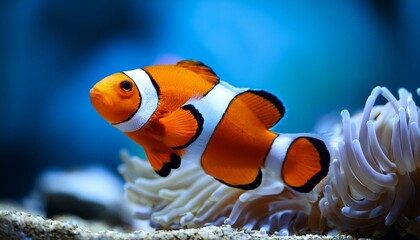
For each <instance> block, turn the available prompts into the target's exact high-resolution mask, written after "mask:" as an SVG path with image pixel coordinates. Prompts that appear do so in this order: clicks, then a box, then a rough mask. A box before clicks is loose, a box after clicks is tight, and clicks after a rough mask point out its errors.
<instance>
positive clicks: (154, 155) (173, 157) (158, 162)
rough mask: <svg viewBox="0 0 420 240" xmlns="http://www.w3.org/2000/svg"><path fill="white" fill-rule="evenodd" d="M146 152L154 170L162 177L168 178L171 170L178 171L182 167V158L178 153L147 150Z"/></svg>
mask: <svg viewBox="0 0 420 240" xmlns="http://www.w3.org/2000/svg"><path fill="white" fill-rule="evenodd" d="M145 152H146V156H147V158H148V159H149V162H150V165H151V166H152V167H153V170H155V172H156V173H157V174H158V175H159V176H161V177H166V176H168V175H169V174H170V173H171V169H177V168H179V166H180V165H181V158H180V157H179V156H178V155H177V154H176V153H171V152H169V153H167V152H159V151H156V150H145Z"/></svg>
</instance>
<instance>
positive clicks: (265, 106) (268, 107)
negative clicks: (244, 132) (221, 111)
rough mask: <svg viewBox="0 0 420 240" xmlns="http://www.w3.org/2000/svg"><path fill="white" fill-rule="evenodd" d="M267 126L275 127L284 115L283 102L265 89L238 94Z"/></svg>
mask: <svg viewBox="0 0 420 240" xmlns="http://www.w3.org/2000/svg"><path fill="white" fill-rule="evenodd" d="M238 97H239V98H240V99H241V100H242V101H243V102H244V103H246V105H247V106H248V108H249V109H251V111H252V112H254V113H255V115H256V116H257V117H258V118H259V119H260V121H261V122H262V123H263V124H264V125H265V126H266V127H267V128H271V127H273V126H274V125H275V124H276V123H277V122H278V121H280V119H281V118H282V117H283V116H284V113H285V109H284V106H283V103H282V102H281V101H280V100H279V99H278V98H277V97H276V96H274V95H273V94H271V93H269V92H266V91H263V90H248V91H245V92H243V93H242V94H240V95H239V96H238Z"/></svg>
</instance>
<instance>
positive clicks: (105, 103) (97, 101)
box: [89, 87, 112, 117]
mask: <svg viewBox="0 0 420 240" xmlns="http://www.w3.org/2000/svg"><path fill="white" fill-rule="evenodd" d="M89 94H90V101H91V103H92V105H93V107H94V108H95V109H96V111H98V113H99V115H101V116H102V117H105V116H106V115H107V114H106V113H107V112H108V111H109V109H110V107H111V106H112V103H111V102H110V101H109V100H108V99H107V98H106V97H105V96H104V95H103V94H102V92H101V91H100V90H98V89H97V88H95V87H93V88H91V89H90V92H89Z"/></svg>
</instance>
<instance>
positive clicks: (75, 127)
mask: <svg viewBox="0 0 420 240" xmlns="http://www.w3.org/2000/svg"><path fill="white" fill-rule="evenodd" d="M0 29H1V34H0V52H1V58H0V77H1V82H0V99H1V101H0V112H1V118H0V131H1V135H0V138H1V139H0V148H1V153H0V154H1V155H0V199H1V198H18V197H22V196H24V195H26V194H27V192H28V190H29V189H30V188H32V187H33V184H34V181H35V179H36V177H37V176H38V175H39V174H40V173H41V172H42V171H43V169H45V168H46V167H51V166H56V167H61V168H77V167H81V166H86V165H90V164H103V165H105V166H106V167H108V168H110V169H112V170H113V171H114V172H116V170H115V169H116V166H117V165H118V164H119V163H120V161H119V158H118V152H119V150H120V149H121V148H128V149H130V150H132V151H135V152H137V153H139V154H141V150H140V148H139V147H138V146H136V145H135V144H133V143H132V142H131V141H130V140H129V139H128V138H126V137H125V136H124V135H123V134H122V133H120V132H119V131H118V130H116V129H114V128H113V127H111V126H110V125H109V124H108V123H107V122H105V121H104V120H103V119H101V117H100V116H99V115H98V114H97V113H96V112H95V110H94V109H93V108H92V106H91V104H90V100H89V89H90V88H91V87H92V86H93V85H94V84H95V83H96V82H97V81H99V80H100V79H101V78H103V77H105V76H107V75H109V74H111V73H114V72H117V71H122V70H130V69H134V68H137V67H142V66H147V65H152V64H156V63H173V62H175V61H177V60H179V59H197V60H201V61H203V62H204V63H206V64H207V65H209V66H211V67H212V68H213V69H214V71H215V72H216V73H217V74H218V75H219V76H220V77H221V78H222V79H223V80H226V81H228V82H229V83H231V84H233V85H235V86H239V87H251V88H260V89H267V90H269V91H271V92H273V93H275V94H277V95H278V96H279V97H280V98H281V99H282V100H283V102H284V103H285V105H286V107H287V115H286V118H284V119H283V120H282V121H281V123H280V124H279V125H278V126H276V127H275V130H277V131H280V132H304V131H311V130H312V129H313V128H314V127H315V125H316V124H317V123H319V121H325V119H326V118H325V116H329V117H330V116H333V118H337V119H338V118H339V112H340V110H341V109H343V108H347V109H349V110H350V111H351V112H353V113H354V112H355V111H356V110H358V109H361V108H362V107H363V105H364V102H365V100H366V98H367V96H368V95H369V93H370V91H371V90H372V88H373V87H374V86H376V85H381V86H387V87H388V88H389V89H390V90H391V91H392V92H393V93H396V91H397V89H398V88H400V87H405V88H407V89H408V90H409V91H411V92H415V89H416V88H417V87H419V86H420V84H419V82H420V81H419V77H420V1H416V0H412V1H321V2H319V1H316V2H315V1H275V0H273V1H239V0H238V1H220V0H208V1H134V0H133V1H127V0H125V1H122V0H120V1H107V0H104V1H93V0H83V1H82V0H62V1H54V0H37V1H34V0H33V1H31V0H16V1H11V0H9V1H7V0H6V1H1V2H0ZM415 99H416V101H417V102H419V101H420V100H419V98H418V97H417V98H415Z"/></svg>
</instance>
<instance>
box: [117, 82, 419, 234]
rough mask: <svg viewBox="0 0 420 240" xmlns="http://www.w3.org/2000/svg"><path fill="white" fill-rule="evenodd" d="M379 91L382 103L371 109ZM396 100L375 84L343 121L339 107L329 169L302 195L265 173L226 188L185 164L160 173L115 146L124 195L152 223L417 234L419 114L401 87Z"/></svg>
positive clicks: (138, 214) (139, 215)
mask: <svg viewBox="0 0 420 240" xmlns="http://www.w3.org/2000/svg"><path fill="white" fill-rule="evenodd" d="M417 93H418V94H419V95H420V89H418V90H417ZM379 95H382V96H383V97H384V98H385V99H386V100H387V101H388V103H386V104H385V105H381V106H375V102H376V99H377V98H378V97H379ZM399 97H400V99H399V100H397V99H396V98H395V97H394V96H393V95H392V94H391V93H390V92H389V91H388V90H387V89H386V88H380V87H376V88H375V89H374V90H373V91H372V93H371V95H370V96H369V98H368V100H367V102H366V106H365V108H364V110H363V112H362V113H360V114H358V115H355V116H354V117H352V118H350V114H349V112H348V111H347V110H343V111H342V114H341V116H342V126H340V127H339V128H335V129H339V130H338V131H335V135H334V136H333V137H331V142H330V144H331V149H332V156H333V161H332V164H331V166H330V172H329V174H328V176H327V177H326V179H325V180H324V181H323V182H322V183H321V184H319V185H318V186H317V187H316V188H315V189H314V190H313V191H312V192H311V193H309V194H298V193H296V192H295V191H293V190H290V189H288V188H287V187H285V186H284V185H283V184H282V183H281V182H280V181H279V180H277V179H274V178H273V177H270V176H271V175H270V174H263V175H264V176H267V177H264V178H263V184H262V187H260V188H258V189H257V190H252V191H245V190H240V189H236V188H231V187H228V186H226V185H223V184H221V183H220V182H218V181H216V180H215V179H214V178H212V177H210V176H208V175H206V174H205V173H204V172H203V170H202V169H201V168H200V167H199V166H196V165H194V164H192V163H189V162H183V163H182V166H181V167H180V168H179V169H177V170H175V171H173V173H172V174H171V175H169V176H168V177H166V178H160V177H159V176H157V175H156V174H155V173H154V171H153V169H152V168H151V167H150V165H149V163H148V162H147V161H145V160H143V159H140V158H138V157H137V156H130V155H129V154H128V152H127V151H122V152H121V159H122V161H123V162H124V164H122V165H121V166H120V168H119V171H120V173H121V174H122V175H123V176H124V178H125V180H126V184H125V194H126V198H127V199H129V200H130V201H131V202H133V203H134V204H135V205H136V206H139V209H137V210H135V211H134V217H135V218H139V219H148V220H150V222H151V225H152V226H154V227H156V228H164V229H173V228H184V227H201V226H206V225H221V224H229V225H232V226H234V227H242V228H244V229H259V230H260V231H261V232H274V233H277V234H280V235H288V234H289V233H301V232H326V231H346V232H358V233H362V234H375V233H384V232H386V230H387V229H389V228H388V227H389V226H395V227H396V229H398V230H400V231H401V232H402V233H404V232H408V233H411V234H415V235H420V231H419V230H418V229H420V213H419V207H420V201H419V198H420V194H419V189H420V177H419V176H420V172H419V171H420V170H419V169H420V128H419V119H420V111H419V108H418V107H417V106H416V104H415V102H414V101H413V99H412V96H411V94H410V93H409V92H407V91H406V90H405V89H401V90H400V91H399ZM263 171H264V170H263Z"/></svg>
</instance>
